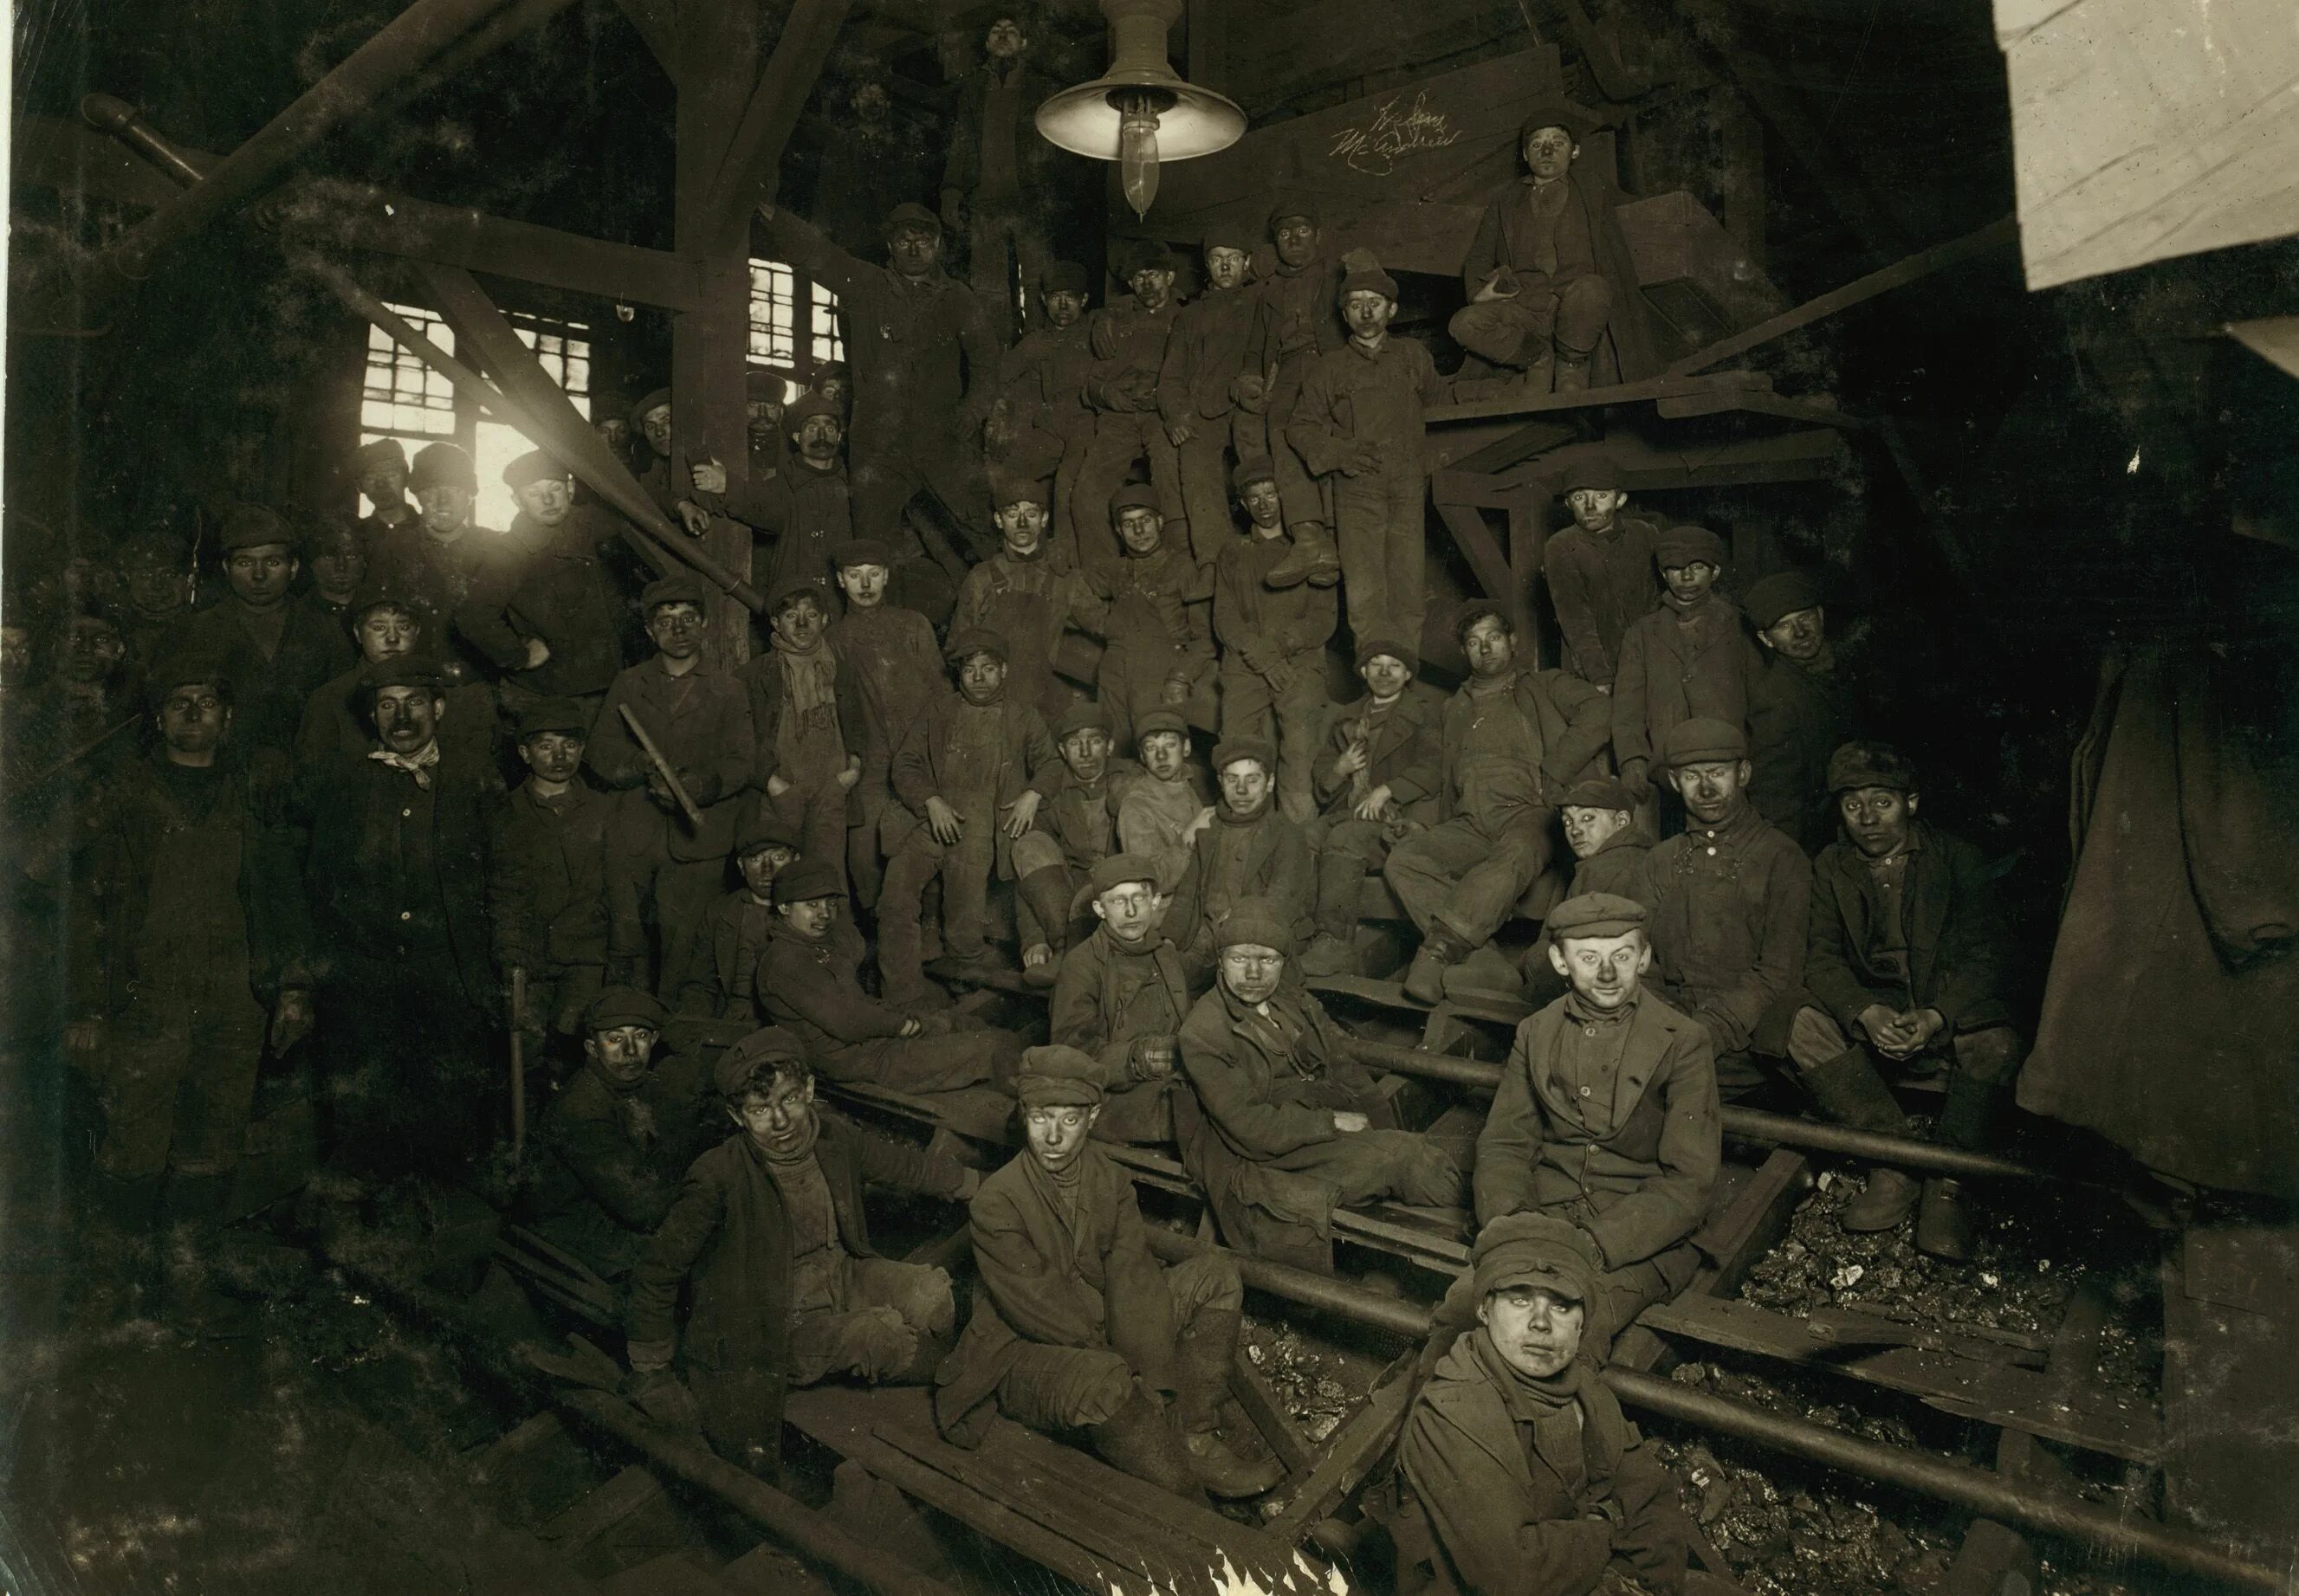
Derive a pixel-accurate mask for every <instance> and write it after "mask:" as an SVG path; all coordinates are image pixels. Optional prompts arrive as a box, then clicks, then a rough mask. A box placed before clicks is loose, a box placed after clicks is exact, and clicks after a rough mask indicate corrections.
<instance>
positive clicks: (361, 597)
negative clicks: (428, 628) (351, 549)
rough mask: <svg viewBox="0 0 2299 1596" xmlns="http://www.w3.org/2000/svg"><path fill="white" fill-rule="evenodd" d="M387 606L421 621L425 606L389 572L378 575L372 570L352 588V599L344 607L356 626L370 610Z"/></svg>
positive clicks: (345, 614) (346, 615)
mask: <svg viewBox="0 0 2299 1596" xmlns="http://www.w3.org/2000/svg"><path fill="white" fill-rule="evenodd" d="M385 608H389V609H396V610H399V611H400V612H402V613H403V614H405V615H409V616H414V617H415V618H416V619H417V620H418V621H419V622H420V621H421V619H422V618H423V613H424V608H425V606H424V604H423V601H422V600H419V599H418V598H417V597H416V596H415V595H414V594H412V593H411V592H409V591H407V590H406V589H405V588H404V587H403V586H401V585H400V584H399V583H397V582H394V581H393V580H392V579H391V576H390V575H388V574H384V575H378V574H377V573H376V572H374V571H372V570H370V571H369V573H368V574H367V576H366V578H365V579H364V580H362V581H361V583H360V584H359V586H357V587H355V588H353V590H352V601H351V603H350V604H349V605H347V606H346V607H345V608H344V616H345V617H346V618H347V619H349V620H350V622H351V624H353V625H354V626H356V625H358V624H360V622H361V621H362V620H364V619H366V618H367V612H368V611H369V610H370V609H385Z"/></svg>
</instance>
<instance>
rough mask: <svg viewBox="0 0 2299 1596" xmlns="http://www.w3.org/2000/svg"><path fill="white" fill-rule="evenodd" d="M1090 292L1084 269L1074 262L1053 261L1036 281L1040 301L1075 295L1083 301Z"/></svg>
mask: <svg viewBox="0 0 2299 1596" xmlns="http://www.w3.org/2000/svg"><path fill="white" fill-rule="evenodd" d="M1090 292H1091V290H1090V286H1089V285H1088V283H1087V281H1086V275H1085V268H1084V267H1083V266H1080V265H1079V264H1078V263H1077V262H1076V261H1075V260H1057V261H1055V262H1054V263H1053V264H1052V265H1050V266H1049V267H1047V268H1046V271H1045V275H1044V276H1043V277H1040V278H1039V279H1038V297H1039V298H1040V299H1046V298H1049V297H1050V296H1051V295H1054V294H1076V295H1077V296H1078V297H1079V298H1080V299H1084V298H1086V297H1087V295H1088V294H1089V293H1090Z"/></svg>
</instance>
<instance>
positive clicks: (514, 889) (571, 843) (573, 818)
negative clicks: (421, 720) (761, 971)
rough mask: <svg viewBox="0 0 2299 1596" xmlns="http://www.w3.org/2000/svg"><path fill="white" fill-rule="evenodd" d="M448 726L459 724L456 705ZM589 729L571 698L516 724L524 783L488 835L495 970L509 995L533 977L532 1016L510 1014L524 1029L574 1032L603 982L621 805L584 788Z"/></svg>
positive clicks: (530, 712)
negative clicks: (611, 859) (611, 846)
mask: <svg viewBox="0 0 2299 1596" xmlns="http://www.w3.org/2000/svg"><path fill="white" fill-rule="evenodd" d="M447 719H448V724H453V722H454V705H453V703H452V700H451V701H450V703H449V706H448V715H447ZM590 730H591V716H590V714H589V712H588V711H586V710H585V708H584V707H583V706H582V705H580V704H577V703H576V702H575V701H574V700H573V699H540V700H538V701H537V702H535V704H533V705H530V706H529V707H527V710H526V711H525V713H523V714H522V715H520V716H519V760H520V763H522V764H524V765H526V766H527V780H525V781H521V782H520V783H519V785H518V786H517V787H515V788H513V789H512V790H511V792H510V796H509V797H508V798H504V799H503V801H502V803H501V804H500V805H498V806H496V808H495V811H494V824H493V826H492V827H491V828H490V831H489V835H488V846H487V918H488V920H489V922H491V923H492V925H493V926H494V951H495V968H496V969H497V970H498V971H499V972H501V974H502V982H503V989H504V991H505V992H506V993H508V992H509V991H510V978H511V972H513V971H524V972H526V981H525V986H526V988H527V1009H526V1012H525V1013H522V1014H518V1015H514V1016H512V1023H513V1024H514V1025H516V1026H518V1027H519V1028H520V1029H522V1030H530V1031H538V1032H540V1031H544V1030H552V1031H556V1032H558V1033H559V1034H560V1035H561V1036H566V1035H570V1034H572V1032H573V1031H574V1030H575V1026H576V1021H577V1018H578V1017H579V1016H580V1015H581V1014H582V1013H583V1009H584V1005H586V1004H588V1003H589V1002H590V1001H591V999H592V998H593V996H596V995H597V993H598V991H599V989H600V988H601V987H602V986H603V985H604V984H605V982H606V976H607V948H608V944H609V941H610V930H609V927H610V914H609V904H608V898H607V891H608V889H607V882H608V880H609V871H608V865H607V833H608V828H609V826H610V824H611V823H612V816H613V815H614V808H615V804H614V800H613V799H612V798H609V797H607V795H606V794H604V793H602V792H599V791H596V790H593V789H592V788H590V787H588V786H586V785H585V783H584V781H583V775H582V769H583V748H584V745H585V740H587V739H588V737H589V734H590ZM627 912H628V911H627Z"/></svg>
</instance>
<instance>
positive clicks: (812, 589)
mask: <svg viewBox="0 0 2299 1596" xmlns="http://www.w3.org/2000/svg"><path fill="white" fill-rule="evenodd" d="M801 599H811V600H814V607H815V608H817V609H818V610H820V611H822V613H823V614H824V615H828V614H829V613H830V590H829V589H827V588H826V587H824V586H823V584H822V583H821V582H820V581H819V580H818V578H816V577H812V576H785V577H784V578H783V579H782V580H781V581H780V582H777V583H775V584H774V586H772V587H770V588H768V590H767V610H766V614H767V618H768V620H772V619H773V618H774V617H775V616H778V615H780V614H782V612H783V611H784V610H785V609H788V608H790V607H791V606H792V605H793V604H795V603H797V602H798V601H799V600H801Z"/></svg>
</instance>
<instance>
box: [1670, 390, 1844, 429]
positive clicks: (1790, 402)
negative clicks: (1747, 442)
mask: <svg viewBox="0 0 2299 1596" xmlns="http://www.w3.org/2000/svg"><path fill="white" fill-rule="evenodd" d="M1820 397H1822V398H1826V397H1828V396H1826V395H1822V396H1820ZM1653 409H1655V410H1656V411H1658V412H1659V413H1660V414H1661V415H1663V416H1664V417H1666V418H1668V419H1670V420H1672V421H1682V420H1686V419H1689V418H1692V417H1695V416H1723V415H1732V414H1737V415H1742V416H1772V417H1776V418H1779V419H1780V420H1783V421H1803V422H1808V423H1810V424H1812V425H1813V426H1833V427H1837V428H1838V429H1840V430H1842V431H1844V432H1850V433H1863V432H1869V431H1872V430H1873V429H1874V427H1875V423H1874V422H1872V421H1868V420H1864V419H1863V418H1860V417H1858V416H1847V415H1846V414H1845V413H1844V412H1843V411H1842V410H1839V409H1837V408H1836V404H1835V401H1834V400H1833V399H1830V401H1829V402H1828V403H1826V404H1821V403H1817V402H1815V401H1813V400H1808V399H1783V398H1782V397H1780V395H1779V394H1777V393H1696V394H1691V395H1689V396H1688V397H1686V398H1682V399H1664V400H1661V401H1658V402H1657V403H1656V404H1655V405H1654V406H1653Z"/></svg>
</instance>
